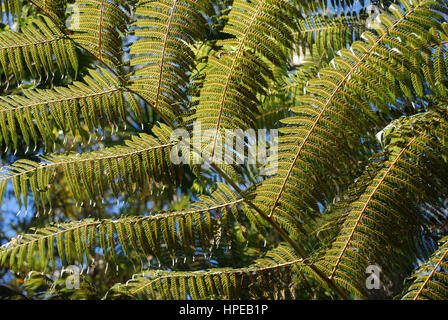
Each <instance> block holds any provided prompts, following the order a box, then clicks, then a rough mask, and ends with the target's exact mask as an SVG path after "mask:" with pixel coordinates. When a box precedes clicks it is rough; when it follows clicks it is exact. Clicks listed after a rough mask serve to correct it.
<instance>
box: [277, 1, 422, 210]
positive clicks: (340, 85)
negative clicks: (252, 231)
mask: <svg viewBox="0 0 448 320" xmlns="http://www.w3.org/2000/svg"><path fill="white" fill-rule="evenodd" d="M418 7H419V6H416V7H415V8H413V9H412V10H411V11H409V12H408V13H406V14H405V15H403V17H401V19H400V20H398V21H397V22H396V23H395V24H394V25H393V26H392V27H391V28H390V29H389V30H388V31H387V32H385V33H384V34H383V35H382V36H381V37H380V38H378V40H377V41H376V42H375V44H374V45H372V47H371V48H370V49H369V51H367V52H366V53H365V54H364V55H363V56H362V58H361V59H360V60H359V61H358V62H357V63H356V64H355V65H354V66H353V67H352V68H351V69H350V71H349V72H348V73H347V74H346V76H345V77H344V79H342V80H341V82H340V83H339V85H338V86H337V87H336V88H335V89H334V90H333V92H332V93H331V95H330V97H329V98H328V99H327V102H326V103H325V105H324V106H323V107H322V111H321V112H320V113H319V115H318V116H317V118H316V120H315V121H314V123H313V126H312V127H311V128H310V130H309V132H308V134H307V135H306V137H305V139H304V140H303V141H302V143H301V145H300V147H299V150H298V151H297V154H296V156H295V157H294V160H293V161H292V163H291V166H290V168H289V170H288V173H287V174H286V176H285V179H284V180H283V184H282V186H281V188H280V191H279V193H278V195H277V197H276V199H275V202H274V204H273V205H272V208H271V212H270V213H269V216H270V217H272V215H273V214H274V211H275V208H276V207H277V204H278V202H279V200H280V197H281V196H282V194H283V192H284V190H285V187H286V183H287V182H288V179H289V176H290V175H291V172H292V170H293V169H294V167H295V165H296V163H297V160H298V159H299V156H300V155H301V153H302V150H303V148H304V146H305V145H306V144H307V143H308V140H309V138H310V137H311V134H312V133H313V132H314V129H316V127H317V125H318V124H319V121H320V120H321V119H322V117H323V115H324V114H325V112H326V111H327V109H328V107H329V106H330V105H331V102H332V100H333V98H334V97H335V96H336V94H337V93H338V92H339V90H340V89H341V88H342V87H343V86H344V84H345V83H346V82H348V81H349V80H350V79H351V76H352V74H353V72H355V70H356V69H358V68H359V67H360V66H361V65H362V64H363V63H364V61H365V60H366V59H367V58H368V57H369V56H370V54H371V53H372V52H373V51H374V50H375V49H376V48H377V47H378V46H379V44H380V43H381V42H382V41H383V40H384V38H385V37H386V36H387V35H388V34H389V32H390V31H391V30H393V29H394V28H395V27H396V26H397V25H399V24H400V23H401V22H402V21H403V20H404V19H406V18H407V17H408V16H409V15H410V14H412V13H413V12H414V10H415V9H416V8H418Z"/></svg>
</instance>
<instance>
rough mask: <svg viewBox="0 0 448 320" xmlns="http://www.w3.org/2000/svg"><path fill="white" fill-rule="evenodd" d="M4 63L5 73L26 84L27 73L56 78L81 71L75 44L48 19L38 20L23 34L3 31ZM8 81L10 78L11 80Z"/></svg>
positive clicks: (0, 44) (0, 58)
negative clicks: (56, 74) (57, 74)
mask: <svg viewBox="0 0 448 320" xmlns="http://www.w3.org/2000/svg"><path fill="white" fill-rule="evenodd" d="M0 64H1V66H2V68H3V70H4V72H5V73H7V74H8V73H13V74H14V75H15V77H16V79H17V80H18V81H22V80H23V79H24V76H25V71H29V72H30V73H31V75H32V77H33V78H35V79H39V80H38V82H40V79H41V78H42V77H43V76H45V77H46V78H47V79H48V78H49V77H51V78H52V77H54V74H55V72H56V70H58V71H59V72H60V73H61V74H62V75H65V74H68V73H70V72H73V73H74V74H75V77H76V74H77V72H78V58H77V55H76V52H75V46H74V44H73V43H72V42H71V41H70V40H69V39H67V38H66V36H65V35H64V34H63V33H62V32H61V31H60V30H59V29H58V28H57V27H56V26H55V24H54V23H53V22H52V21H51V20H50V19H49V18H47V17H42V18H39V19H34V20H33V21H32V23H30V24H29V25H27V26H25V27H23V28H22V30H21V32H14V31H3V32H0ZM7 79H8V78H7Z"/></svg>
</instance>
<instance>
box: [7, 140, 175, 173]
mask: <svg viewBox="0 0 448 320" xmlns="http://www.w3.org/2000/svg"><path fill="white" fill-rule="evenodd" d="M174 145H175V144H174V143H169V144H163V145H159V146H155V147H148V148H144V149H140V150H136V151H132V152H127V153H122V154H118V155H110V156H104V157H94V158H86V159H74V160H69V161H59V162H49V163H47V164H46V165H44V166H38V167H35V168H31V169H29V170H25V171H21V172H17V173H12V174H11V175H8V176H4V177H0V182H1V181H4V180H10V179H12V178H14V177H17V176H22V175H26V174H28V173H30V172H33V171H35V170H37V169H38V168H51V167H58V166H63V165H66V164H71V163H81V162H88V161H102V160H108V159H117V158H124V157H129V156H132V155H134V154H139V153H143V152H146V151H150V150H158V149H163V148H168V147H170V146H174ZM11 170H12V169H11ZM0 174H4V175H5V174H8V172H0Z"/></svg>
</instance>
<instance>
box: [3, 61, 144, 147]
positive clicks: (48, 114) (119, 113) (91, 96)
mask: <svg viewBox="0 0 448 320" xmlns="http://www.w3.org/2000/svg"><path fill="white" fill-rule="evenodd" d="M127 103H128V104H129V105H130V107H131V108H132V111H133V112H134V114H135V115H136V116H137V119H140V117H141V110H140V108H139V106H138V104H137V102H136V101H135V99H134V97H133V96H132V94H130V93H129V92H126V91H123V89H122V88H121V86H120V83H119V82H118V81H117V79H116V78H115V77H113V76H112V75H111V74H110V73H109V72H108V71H107V70H105V69H99V70H98V71H94V70H89V74H88V75H87V76H85V77H84V78H83V79H82V82H74V83H72V84H71V85H69V86H67V87H55V88H53V89H34V90H24V91H23V96H19V95H12V96H2V97H0V132H1V135H0V141H3V142H4V144H6V146H8V145H9V142H10V141H12V143H13V148H14V149H16V148H17V142H18V137H19V132H20V134H21V136H22V138H23V139H24V140H25V142H26V143H27V145H28V146H29V144H30V139H32V141H33V143H34V145H35V146H36V147H37V141H38V137H41V138H43V139H44V142H46V145H48V143H49V142H50V140H51V138H52V130H53V127H54V126H57V127H58V128H60V129H62V130H64V131H66V132H67V131H71V132H73V133H76V132H78V131H79V130H81V129H82V127H83V125H86V126H87V128H88V129H89V130H93V129H98V128H100V127H102V128H105V127H118V123H119V122H120V121H122V122H124V123H126V114H127V110H126V109H127V108H126V104H127ZM50 119H52V120H53V121H51V120H50ZM34 124H35V125H34ZM17 125H18V128H19V129H20V130H19V132H18V130H17Z"/></svg>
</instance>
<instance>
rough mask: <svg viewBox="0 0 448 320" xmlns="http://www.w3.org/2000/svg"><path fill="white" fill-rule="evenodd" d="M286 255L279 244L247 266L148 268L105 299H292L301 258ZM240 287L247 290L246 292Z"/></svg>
mask: <svg viewBox="0 0 448 320" xmlns="http://www.w3.org/2000/svg"><path fill="white" fill-rule="evenodd" d="M282 255H283V256H282ZM285 255H286V256H288V257H289V256H290V255H291V251H290V249H289V248H288V247H287V246H282V245H281V246H279V247H278V248H276V249H274V250H273V251H272V252H268V253H267V256H266V257H265V258H262V259H260V260H258V261H256V262H255V263H254V264H252V265H251V266H249V267H246V268H239V269H231V268H219V269H218V268H217V269H210V270H206V271H192V272H191V271H190V272H181V271H178V272H176V271H171V272H170V271H160V270H156V271H154V270H148V271H144V272H142V273H140V274H137V275H134V276H133V278H132V279H130V280H129V281H128V282H127V283H126V284H117V285H116V286H114V287H113V288H112V289H111V290H110V292H109V293H108V294H107V296H106V298H114V297H123V296H125V297H129V298H134V299H176V300H179V299H180V300H186V299H188V298H191V299H193V300H198V299H217V298H219V299H241V298H242V299H249V298H250V299H257V298H258V299H269V298H270V299H288V298H289V299H291V298H294V297H295V291H294V287H293V286H290V281H291V279H292V278H293V272H294V271H298V270H299V269H300V268H301V265H302V263H303V261H302V259H298V258H296V259H290V260H285V258H284V256H285ZM241 288H249V290H248V292H245V291H243V290H241Z"/></svg>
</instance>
